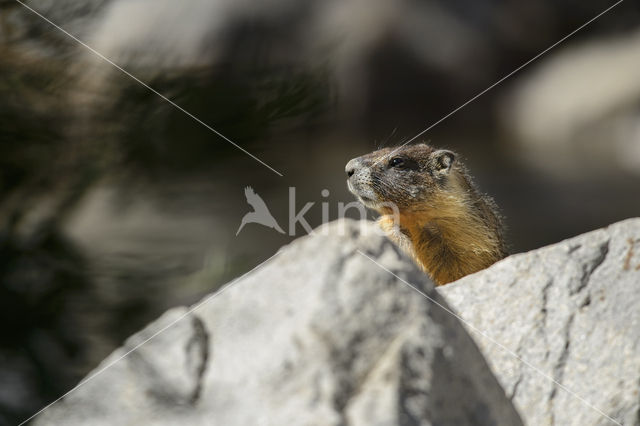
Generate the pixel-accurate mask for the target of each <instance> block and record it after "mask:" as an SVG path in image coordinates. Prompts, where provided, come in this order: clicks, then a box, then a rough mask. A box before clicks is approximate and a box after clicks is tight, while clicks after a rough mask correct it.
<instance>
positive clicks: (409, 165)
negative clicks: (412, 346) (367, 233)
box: [346, 144, 506, 285]
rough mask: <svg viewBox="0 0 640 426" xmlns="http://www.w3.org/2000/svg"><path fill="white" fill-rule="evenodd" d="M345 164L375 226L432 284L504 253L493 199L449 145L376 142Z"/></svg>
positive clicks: (483, 265) (484, 264) (454, 277)
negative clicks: (383, 144)
mask: <svg viewBox="0 0 640 426" xmlns="http://www.w3.org/2000/svg"><path fill="white" fill-rule="evenodd" d="M346 172H347V176H348V180H347V184H348V186H349V190H350V191H351V192H352V193H353V194H354V195H356V197H358V199H359V200H360V202H362V203H363V204H364V205H365V206H366V207H368V208H371V209H374V210H376V211H378V212H379V213H380V214H381V217H380V218H379V219H378V223H379V225H380V226H381V227H382V229H384V230H385V232H386V233H387V235H388V236H389V237H390V238H391V240H392V241H394V242H395V243H396V244H397V245H398V246H399V247H400V248H401V249H403V250H404V251H406V252H407V253H408V254H409V255H411V257H413V258H414V259H415V261H416V262H417V263H418V265H420V267H421V268H422V269H423V270H424V271H425V272H427V273H428V274H429V275H430V276H431V277H432V278H433V280H434V281H435V283H436V285H442V284H446V283H449V282H451V281H455V280H457V279H459V278H461V277H463V276H465V275H467V274H471V273H473V272H476V271H479V270H481V269H484V268H486V267H488V266H490V265H491V264H493V263H495V262H496V261H498V260H500V259H502V258H503V257H505V256H506V248H505V243H504V238H503V225H502V221H501V217H500V214H499V213H498V209H497V207H496V204H495V202H494V201H493V200H492V199H491V198H490V197H488V196H486V195H484V194H482V193H481V192H479V191H478V189H477V188H476V186H475V184H474V183H473V180H472V179H471V177H470V176H469V173H468V172H467V169H466V168H465V166H464V165H463V164H462V163H461V161H460V160H459V159H458V158H457V156H456V154H455V153H453V152H451V151H449V150H444V149H434V148H433V147H431V146H429V145H426V144H416V145H408V146H402V147H399V148H384V149H381V150H378V151H375V152H372V153H370V154H367V155H364V156H362V157H358V158H354V159H353V160H351V161H349V163H348V164H347V166H346ZM394 206H395V207H394ZM394 216H397V219H396V220H397V221H398V222H399V223H395V222H396V220H394Z"/></svg>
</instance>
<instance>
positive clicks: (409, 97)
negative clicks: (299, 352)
mask: <svg viewBox="0 0 640 426" xmlns="http://www.w3.org/2000/svg"><path fill="white" fill-rule="evenodd" d="M613 3H614V2H613V1H604V0H603V1H600V0H589V1H578V0H553V1H552V0H536V1H511V0H501V1H498V0H473V1H471V0H448V1H444V0H431V1H419V0H402V1H393V0H340V1H338V0H322V1H312V0H262V1H260V2H257V1H248V0H182V1H175V0H85V1H82V2H79V1H74V0H55V1H53V0H36V1H27V2H26V4H27V5H29V6H30V7H33V8H34V9H36V10H37V11H38V12H40V13H42V14H43V15H44V16H46V17H47V18H49V19H51V20H52V21H53V22H55V23H57V24H58V25H60V26H62V27H63V28H64V29H65V30H67V31H69V32H70V33H71V34H73V35H75V36H76V37H78V38H79V39H80V40H82V41H84V42H86V43H88V44H89V45H90V46H92V47H93V48H94V49H96V51H98V52H100V53H101V54H103V55H104V56H106V57H107V58H109V59H110V60H112V61H114V62H115V63H117V64H118V65H120V66H122V67H123V68H124V69H126V70H127V71H128V72H130V73H132V74H133V75H135V76H136V77H138V78H140V79H141V80H142V81H144V82H146V83H148V84H149V85H150V86H151V87H153V88H154V89H156V90H158V91H159V92H161V93H162V94H164V95H166V96H167V97H168V98H170V99H171V100H173V101H174V102H176V103H177V104H179V105H180V106H181V107H183V108H185V109H186V110H188V111H189V112H191V113H192V114H194V115H195V116H197V117H198V118H199V119H200V120H202V121H203V122H205V123H207V124H209V125H211V126H213V127H214V128H215V129H216V130H218V131H220V132H221V133H223V134H224V135H226V136H227V137H229V138H230V139H232V140H233V141H234V142H236V143H238V144H239V145H241V146H242V147H244V148H245V149H247V150H248V151H249V152H251V153H252V154H254V155H256V156H257V157H259V158H260V159H261V160H263V161H264V162H265V163H267V164H268V165H269V166H271V167H273V168H274V169H275V170H277V171H278V172H280V173H281V174H282V175H283V176H282V177H280V176H278V175H277V174H276V173H274V172H273V171H272V170H270V169H269V168H267V167H265V166H263V165H262V164H260V163H258V162H257V161H255V160H254V159H252V158H251V157H249V156H247V155H246V154H244V153H243V152H241V151H240V150H238V149H237V148H235V147H234V146H232V145H231V144H230V143H228V142H226V141H224V140H223V139H221V138H220V137H218V136H216V135H215V134H214V133H212V132H211V131H210V130H208V129H207V128H205V127H204V126H203V125H201V124H199V123H198V122H196V121H194V120H193V119H192V118H190V117H188V116H187V115H185V114H184V113H183V112H181V111H179V110H177V109H176V108H174V107H173V106H171V105H170V104H169V103H167V102H166V101H165V100H163V99H161V98H160V97H158V96H157V95H156V94H154V93H152V92H151V91H150V90H148V89H147V88H145V87H143V86H142V85H140V84H139V83H137V82H136V81H134V80H133V79H131V78H130V77H128V76H127V75H125V74H123V73H122V72H121V71H119V70H118V69H116V68H115V67H114V66H112V65H110V64H109V63H107V62H105V61H104V60H102V59H100V58H99V57H97V56H96V55H95V54H93V53H92V52H90V51H88V50H87V49H85V48H84V47H82V46H81V45H79V44H78V43H77V42H76V41H74V40H72V39H71V38H70V37H68V36H67V35H65V34H64V33H62V32H61V31H59V30H57V29H55V28H54V27H53V26H51V25H50V24H49V23H47V22H45V21H44V20H43V19H41V18H40V17H38V16H36V15H35V14H34V13H32V12H31V11H29V10H27V9H26V8H24V7H23V6H21V5H20V4H19V3H17V2H15V1H13V0H0V333H1V340H0V342H1V343H0V424H15V423H17V422H19V421H21V420H23V419H25V418H26V417H28V416H30V415H31V414H33V413H34V412H35V411H37V410H38V409H40V408H41V407H42V406H43V405H44V404H46V403H48V402H50V401H52V400H53V399H55V398H57V397H58V396H60V395H61V394H63V393H64V392H65V391H67V390H69V389H70V388H71V387H73V386H74V385H75V384H76V383H77V382H78V381H79V380H80V379H81V378H82V377H83V376H84V375H85V374H87V373H88V372H89V371H90V370H91V369H92V368H95V367H96V365H97V363H98V362H99V361H100V360H101V359H102V358H104V357H105V356H106V355H108V354H109V353H110V352H111V351H112V350H113V349H114V348H116V347H117V346H119V345H121V344H122V342H123V340H124V339H125V338H126V337H128V336H129V335H130V334H132V333H133V332H135V331H136V330H138V329H140V328H141V327H143V326H144V325H145V324H146V323H148V322H149V321H151V320H153V319H154V318H155V317H157V316H158V315H159V314H160V313H161V312H163V311H164V310H166V309H167V308H169V307H172V306H176V305H183V304H189V303H193V302H195V301H197V300H198V299H199V298H201V297H202V296H203V295H204V294H207V293H209V292H212V291H214V290H215V289H216V288H218V286H219V285H221V284H224V283H225V282H227V281H229V280H231V279H232V278H234V277H236V276H238V275H240V274H242V273H243V272H246V271H248V270H250V269H251V268H253V267H254V266H256V265H257V264H259V263H260V262H261V261H263V260H264V259H266V258H267V257H269V256H270V255H272V254H273V253H275V251H276V250H277V249H278V247H280V246H281V245H283V244H286V243H287V242H288V241H290V240H291V239H292V237H289V236H287V235H282V234H279V233H277V232H275V231H274V230H272V229H269V228H266V227H262V226H259V225H255V224H249V225H247V226H246V227H245V228H244V229H243V230H242V232H241V233H240V234H239V235H238V236H236V235H235V233H236V230H237V229H238V226H239V225H240V220H241V218H242V216H243V215H244V214H245V213H246V212H248V211H249V210H250V207H249V206H248V205H247V203H246V200H245V195H244V187H245V186H252V187H253V188H254V189H255V190H256V192H257V193H258V194H259V195H260V196H261V197H262V198H263V199H264V200H265V202H266V203H267V204H268V206H269V208H270V209H271V212H272V213H273V215H274V217H275V218H276V219H277V220H278V221H279V222H280V224H281V226H283V227H285V230H286V224H287V223H288V217H289V211H288V208H289V207H288V196H289V195H288V188H289V187H295V188H296V204H297V207H296V211H299V210H300V209H301V208H302V207H303V206H304V204H306V203H308V202H315V204H314V206H313V207H312V208H310V209H309V212H308V213H307V214H306V215H305V218H306V219H307V220H308V221H309V223H310V224H311V225H312V226H316V225H318V224H319V223H320V220H321V214H322V212H321V207H320V203H322V202H325V203H327V202H328V203H329V205H330V215H331V217H332V218H335V217H337V207H336V206H337V203H338V202H340V201H342V202H349V201H351V200H352V197H351V196H350V194H349V193H348V191H347V189H346V185H345V176H344V165H345V164H346V162H347V161H348V160H349V159H350V158H352V157H354V156H357V155H361V154H364V153H367V152H369V151H372V150H374V149H376V148H379V147H382V146H391V145H397V144H400V143H402V142H403V141H405V140H408V139H410V138H412V137H413V136H415V135H416V134H417V133H419V132H420V131H422V130H423V129H425V128H427V127H429V126H430V125H432V124H433V123H435V122H437V121H438V120H440V119H441V118H442V117H443V116H445V115H446V114H448V113H449V112H451V111H452V110H454V109H455V108H457V107H458V106H460V105H461V104H463V103H464V102H466V101H467V100H469V99H471V98H472V97H473V96H475V95H476V94H478V93H479V92H481V91H483V90H484V89H486V88H487V87H489V86H490V85H492V84H493V83H494V82H496V81H498V80H499V79H500V78H502V77H503V76H505V75H507V74H508V73H510V72H511V71H513V70H514V69H516V68H517V67H519V66H520V65H522V64H523V63H525V62H526V61H528V60H529V59H531V58H532V57H534V56H535V55H537V54H538V53H540V52H541V51H543V50H544V49H546V48H547V47H549V46H551V45H552V44H553V43H555V42H556V41H558V40H559V39H561V38H562V37H564V36H565V35H567V34H568V33H570V32H571V31H573V30H574V29H576V28H578V27H579V26H581V25H582V24H584V23H585V22H587V21H588V20H590V19H592V18H593V17H594V16H596V15H597V14H599V13H600V12H602V11H603V10H605V9H606V8H607V7H609V6H611V5H612V4H613ZM639 77H640V3H638V2H633V1H631V0H627V1H624V2H622V3H621V4H619V5H618V6H617V7H615V8H614V9H612V10H611V11H610V12H608V13H607V14H605V15H603V16H602V17H600V18H599V19H597V20H596V21H594V22H593V23H592V24H591V25H589V26H588V27H586V28H584V29H583V30H582V31H580V32H579V33H577V34H576V35H575V36H573V37H571V38H570V39H568V40H567V41H565V42H564V43H562V44H560V45H559V46H557V47H556V48H554V49H553V50H551V51H550V52H549V53H548V54H546V55H544V56H542V57H541V58H540V59H538V60H536V61H535V62H533V63H531V64H530V65H528V66H527V67H525V68H524V69H523V70H522V71H520V72H518V73H517V74H515V75H513V76H512V77H511V78H509V79H508V80H506V81H504V82H503V83H501V84H500V85H498V86H496V87H495V88H494V89H493V90H491V91H489V92H487V93H486V94H485V95H483V96H482V97H480V98H479V99H477V100H475V101H474V102H473V103H471V104H469V105H468V106H466V107H465V108H463V109H461V110H460V111H458V112H457V113H456V114H454V115H452V116H451V117H449V118H447V119H446V120H444V121H442V122H441V123H439V124H438V125H437V126H435V127H434V128H433V129H431V130H429V131H428V132H426V133H425V134H424V135H423V137H421V138H420V140H423V141H429V142H430V143H431V144H433V145H435V146H438V147H446V148H449V149H454V150H456V151H458V152H459V153H460V154H461V156H462V157H463V158H464V159H465V161H466V163H467V165H468V166H469V168H470V170H471V172H472V174H473V175H474V176H475V177H476V179H477V181H478V184H479V185H480V187H481V188H482V189H483V190H484V191H485V192H488V193H489V194H491V195H493V196H494V197H495V199H496V201H497V203H498V205H500V206H501V208H502V211H503V213H504V215H505V216H506V222H507V224H508V226H509V240H510V243H511V247H512V251H513V252H521V251H525V250H530V249H534V248H538V247H541V246H543V245H546V244H551V243H554V242H557V241H560V240H562V239H564V238H568V237H571V236H574V235H577V234H579V233H582V232H586V231H589V230H593V229H595V228H598V227H602V226H605V225H608V224H610V223H612V222H615V221H618V220H621V219H624V218H628V217H632V216H638V215H640V78H639ZM324 189H327V190H328V191H329V195H328V196H323V195H321V191H322V190H324ZM304 233H305V231H304V229H302V227H300V226H299V227H298V228H297V230H296V234H297V235H298V236H300V235H304Z"/></svg>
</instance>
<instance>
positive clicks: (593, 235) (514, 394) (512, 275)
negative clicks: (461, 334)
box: [439, 219, 640, 425]
mask: <svg viewBox="0 0 640 426" xmlns="http://www.w3.org/2000/svg"><path fill="white" fill-rule="evenodd" d="M439 292H440V293H441V294H442V295H443V296H445V298H446V299H447V301H448V302H449V303H450V304H451V305H453V306H454V307H455V308H456V309H457V311H458V312H459V314H460V316H461V317H462V318H463V319H464V320H465V321H467V322H468V324H467V327H468V329H469V330H470V333H471V335H472V336H473V337H474V338H476V341H477V343H478V345H479V346H480V347H481V349H482V351H483V353H484V354H485V356H486V357H487V359H488V360H489V364H490V366H491V368H492V370H493V371H494V372H495V374H496V375H497V377H498V378H499V380H500V382H501V383H502V385H503V387H504V388H505V390H506V391H507V394H508V395H509V396H510V397H511V398H512V400H513V401H514V403H515V405H516V408H517V409H518V410H519V412H520V413H521V415H522V417H523V419H524V420H525V423H526V424H529V425H601V424H602V425H605V424H609V425H610V424H615V422H618V423H620V424H623V425H640V219H630V220H627V221H623V222H620V223H616V224H614V225H611V226H609V227H608V228H605V229H600V230H597V231H594V232H590V233H587V234H584V235H581V236H578V237H576V238H572V239H570V240H567V241H564V242H561V243H559V244H555V245H553V246H550V247H546V248H542V249H538V250H535V251H532V252H529V253H524V254H518V255H515V256H511V257H509V258H507V259H505V260H503V261H501V262H499V263H497V264H496V265H494V266H492V267H491V268H489V269H487V270H485V271H482V272H479V273H477V274H474V275H470V276H467V277H465V278H463V279H461V280H459V281H457V282H456V283H453V284H451V285H449V286H445V287H441V288H439ZM480 332H482V333H484V334H485V335H486V336H482V335H481V334H480ZM500 345H503V347H501V346H500ZM510 352H512V353H510ZM513 353H515V354H516V355H517V356H518V357H519V358H520V360H519V359H517V358H516V357H515V356H514V355H513ZM607 416H608V417H609V418H608V417H607ZM614 421H615V422H614Z"/></svg>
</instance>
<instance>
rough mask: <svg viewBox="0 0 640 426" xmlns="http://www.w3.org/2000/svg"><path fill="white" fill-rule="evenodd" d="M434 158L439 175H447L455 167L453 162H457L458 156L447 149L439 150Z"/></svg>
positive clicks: (434, 154) (433, 155) (432, 156)
mask: <svg viewBox="0 0 640 426" xmlns="http://www.w3.org/2000/svg"><path fill="white" fill-rule="evenodd" d="M431 158H433V164H434V166H435V171H436V172H437V173H442V174H447V173H449V172H450V171H451V168H452V167H453V162H454V161H455V160H456V155H455V154H454V153H453V152H451V151H449V150H446V149H439V150H437V151H435V152H434V153H433V154H431Z"/></svg>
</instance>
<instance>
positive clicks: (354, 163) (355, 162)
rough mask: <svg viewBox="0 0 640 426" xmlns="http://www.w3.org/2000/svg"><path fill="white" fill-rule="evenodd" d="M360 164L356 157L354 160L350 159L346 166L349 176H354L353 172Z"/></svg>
mask: <svg viewBox="0 0 640 426" xmlns="http://www.w3.org/2000/svg"><path fill="white" fill-rule="evenodd" d="M359 166H360V160H359V159H357V158H354V159H353V160H350V161H349V162H348V163H347V165H346V166H345V168H344V171H345V172H346V173H347V177H351V176H353V174H354V173H355V172H356V169H357V168H358V167H359Z"/></svg>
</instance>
